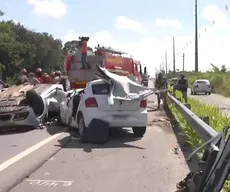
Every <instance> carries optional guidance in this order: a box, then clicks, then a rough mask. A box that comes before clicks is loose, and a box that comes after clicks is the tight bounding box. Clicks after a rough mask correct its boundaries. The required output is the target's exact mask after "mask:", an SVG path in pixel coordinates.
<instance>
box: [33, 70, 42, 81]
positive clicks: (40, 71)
mask: <svg viewBox="0 0 230 192" xmlns="http://www.w3.org/2000/svg"><path fill="white" fill-rule="evenodd" d="M35 78H36V79H37V81H38V82H39V83H42V69H41V68H37V69H36V72H35Z"/></svg>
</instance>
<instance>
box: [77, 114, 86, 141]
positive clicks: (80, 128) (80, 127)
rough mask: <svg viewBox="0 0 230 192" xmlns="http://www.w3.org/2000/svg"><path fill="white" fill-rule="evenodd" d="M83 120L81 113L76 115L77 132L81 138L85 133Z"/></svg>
mask: <svg viewBox="0 0 230 192" xmlns="http://www.w3.org/2000/svg"><path fill="white" fill-rule="evenodd" d="M85 129H86V127H85V120H84V117H83V115H82V114H79V116H78V132H79V135H80V138H81V139H82V138H83V136H84V133H85Z"/></svg>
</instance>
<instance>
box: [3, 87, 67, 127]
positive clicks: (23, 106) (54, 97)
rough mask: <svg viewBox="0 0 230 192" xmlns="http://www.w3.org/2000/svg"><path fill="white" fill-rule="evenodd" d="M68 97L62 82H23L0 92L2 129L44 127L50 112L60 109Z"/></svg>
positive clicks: (56, 111)
mask: <svg viewBox="0 0 230 192" xmlns="http://www.w3.org/2000/svg"><path fill="white" fill-rule="evenodd" d="M65 97H66V92H65V91H64V90H63V86H62V85H61V84H37V85H30V84H23V85H19V86H16V87H10V88H8V89H6V90H4V91H2V92H0V129H2V128H6V127H15V128H17V127H19V126H29V127H34V128H44V124H43V123H44V122H46V120H47V119H48V116H49V113H57V114H58V111H59V104H60V102H61V101H62V100H63V99H64V98H65Z"/></svg>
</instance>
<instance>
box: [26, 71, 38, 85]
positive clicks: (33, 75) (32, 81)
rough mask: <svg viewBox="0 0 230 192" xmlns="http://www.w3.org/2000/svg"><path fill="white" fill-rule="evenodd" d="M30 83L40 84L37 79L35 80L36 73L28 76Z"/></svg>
mask: <svg viewBox="0 0 230 192" xmlns="http://www.w3.org/2000/svg"><path fill="white" fill-rule="evenodd" d="M28 81H29V82H30V84H38V83H40V82H39V81H38V80H37V78H35V74H34V73H30V74H29V75H28Z"/></svg>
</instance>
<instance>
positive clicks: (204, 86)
mask: <svg viewBox="0 0 230 192" xmlns="http://www.w3.org/2000/svg"><path fill="white" fill-rule="evenodd" d="M211 92H212V88H211V85H210V82H209V80H207V79H197V80H196V81H195V82H194V83H193V85H192V88H191V94H192V95H193V94H194V95H196V94H197V93H204V94H209V95H210V94H211Z"/></svg>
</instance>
